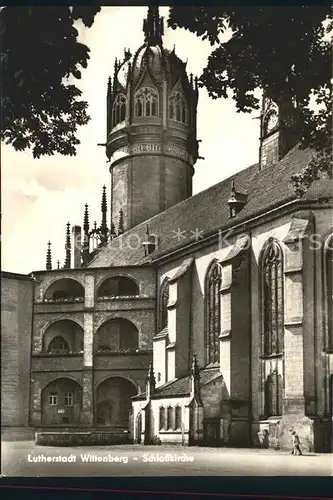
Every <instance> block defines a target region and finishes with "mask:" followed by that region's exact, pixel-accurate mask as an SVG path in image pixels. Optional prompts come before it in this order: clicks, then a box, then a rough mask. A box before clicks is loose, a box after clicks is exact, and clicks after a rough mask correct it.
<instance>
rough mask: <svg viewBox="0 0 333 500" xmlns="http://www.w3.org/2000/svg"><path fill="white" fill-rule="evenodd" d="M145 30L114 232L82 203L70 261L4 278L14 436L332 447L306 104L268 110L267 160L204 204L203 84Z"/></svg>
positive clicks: (328, 220)
mask: <svg viewBox="0 0 333 500" xmlns="http://www.w3.org/2000/svg"><path fill="white" fill-rule="evenodd" d="M143 31H144V42H143V44H142V46H141V47H140V48H139V49H138V50H137V52H136V53H135V54H134V55H132V54H130V52H129V51H125V56H124V59H123V60H121V61H116V62H115V68H114V75H113V77H112V79H111V78H110V79H109V82H108V87H107V99H106V100H107V138H106V144H105V148H106V154H107V157H108V158H109V161H110V189H109V188H108V189H106V188H104V189H103V196H102V222H101V225H100V226H99V227H98V225H97V224H95V225H94V226H93V227H91V224H90V221H89V211H88V206H86V209H85V213H84V221H83V226H82V227H81V226H73V228H72V229H71V227H70V224H68V227H67V233H66V260H65V263H64V265H63V266H60V265H59V264H58V267H57V268H56V269H53V268H52V259H51V246H50V244H49V247H48V251H47V260H46V270H42V271H36V272H33V273H31V274H30V275H29V276H23V275H17V274H12V273H6V272H3V273H2V426H3V428H5V429H8V428H10V427H15V428H25V429H64V428H66V429H69V428H72V429H76V430H77V429H94V430H96V429H97V430H98V429H100V430H101V431H106V430H108V431H110V432H114V433H128V435H129V436H130V438H131V439H132V440H134V442H138V443H140V442H141V443H154V442H159V441H161V442H162V444H164V443H179V444H185V445H186V444H190V445H191V444H205V445H208V446H242V447H246V446H259V444H260V436H261V435H262V433H263V431H265V430H266V431H267V436H268V445H269V446H272V447H277V446H280V447H288V446H290V441H291V439H290V431H291V430H292V429H295V430H296V431H297V432H298V433H299V435H300V439H301V443H302V445H303V446H304V447H305V448H307V449H309V450H316V451H329V450H332V386H333V326H332V248H333V229H332V189H331V184H330V182H329V181H328V180H327V179H324V178H323V179H321V180H319V181H315V182H314V183H313V184H312V185H311V187H310V188H309V190H308V191H307V192H306V194H305V195H304V196H303V197H301V198H300V197H297V196H296V194H295V192H294V190H293V187H292V185H291V183H290V177H291V175H292V174H293V173H296V172H298V171H300V170H301V169H302V168H304V167H305V166H306V165H307V163H308V161H309V159H310V157H311V155H312V152H311V151H309V150H304V149H300V148H299V146H298V145H297V130H296V129H295V128H294V125H293V123H294V121H293V120H292V117H293V113H296V111H297V110H296V107H295V104H294V102H293V100H292V99H289V98H288V97H286V98H285V100H282V101H281V102H280V103H279V105H277V104H275V103H273V102H270V101H269V100H268V99H266V98H265V99H264V100H263V106H262V112H261V120H260V151H259V155H258V163H257V164H255V165H251V166H249V167H248V168H246V169H245V170H242V171H240V172H238V173H237V174H235V175H234V176H233V177H232V178H229V179H225V180H223V181H222V182H220V183H219V184H216V185H214V186H212V187H210V188H209V189H207V190H205V191H203V192H200V193H199V194H197V195H195V196H192V178H193V175H194V165H195V162H196V160H197V159H198V157H199V156H198V155H199V152H198V142H199V141H198V140H197V134H196V120H197V103H198V84H197V80H196V79H195V78H193V77H192V75H187V72H186V64H185V63H184V62H182V61H181V60H180V59H179V58H178V57H177V55H176V53H175V51H174V50H173V51H168V50H166V49H165V48H164V47H163V41H162V38H163V20H162V19H161V18H160V17H159V14H158V9H157V8H154V7H150V8H149V9H148V15H147V18H146V19H145V21H144V27H143ZM258 128H259V127H258ZM258 133H259V130H258ZM240 147H241V138H240ZM208 168H209V166H208ZM110 193H111V197H110V200H111V201H109V200H107V198H109V194H110ZM108 214H109V215H108Z"/></svg>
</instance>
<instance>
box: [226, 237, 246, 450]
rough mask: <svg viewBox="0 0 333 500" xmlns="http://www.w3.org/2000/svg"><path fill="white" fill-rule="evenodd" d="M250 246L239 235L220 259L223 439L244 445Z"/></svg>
mask: <svg viewBox="0 0 333 500" xmlns="http://www.w3.org/2000/svg"><path fill="white" fill-rule="evenodd" d="M250 245H251V240H250V238H249V237H248V236H242V237H240V238H239V239H238V240H237V241H236V243H235V244H234V246H233V247H232V249H231V250H230V252H229V253H228V255H227V256H226V257H225V258H224V259H222V261H221V262H220V265H221V267H222V286H221V334H220V370H221V373H222V374H223V379H224V389H225V390H224V396H223V402H222V411H221V413H222V415H221V416H222V418H223V420H224V421H225V422H230V426H229V425H228V429H229V430H230V435H229V436H228V435H227V429H225V431H226V432H224V433H223V434H224V436H225V437H224V439H225V440H230V442H232V443H233V444H235V445H236V444H237V445H238V444H240V445H242V446H245V445H247V444H248V442H249V439H250V427H249V424H250V403H251V398H250V396H251V370H250V357H251V293H250V258H249V257H250V251H249V249H250Z"/></svg>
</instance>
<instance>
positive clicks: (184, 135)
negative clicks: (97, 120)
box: [106, 7, 198, 231]
mask: <svg viewBox="0 0 333 500" xmlns="http://www.w3.org/2000/svg"><path fill="white" fill-rule="evenodd" d="M163 30H164V27H163V18H160V17H159V12H158V7H149V8H148V15H147V18H146V19H145V20H144V23H143V32H144V37H145V38H144V44H143V45H142V46H141V47H140V48H139V49H138V50H137V52H136V53H135V55H134V56H133V55H132V54H130V52H129V51H126V50H125V55H124V59H123V61H117V60H116V61H115V68H114V75H113V81H112V80H111V78H110V79H109V82H108V91H107V140H106V154H107V157H108V158H109V160H110V163H111V165H110V174H111V222H112V223H114V224H115V226H117V225H118V219H119V216H120V214H121V217H122V219H123V226H124V230H125V231H126V230H128V229H130V228H131V227H133V226H136V225H137V224H140V223H141V222H143V221H145V220H147V219H149V218H150V217H152V216H154V215H155V214H158V213H160V212H162V211H164V210H165V209H167V208H169V207H171V206H173V205H175V204H176V203H179V202H180V201H182V200H185V199H186V198H188V197H189V196H191V195H192V177H193V173H194V168H193V165H194V164H195V162H196V160H197V158H198V142H197V137H196V115H197V102H198V86H197V81H196V79H195V81H193V77H192V75H191V76H190V78H188V76H187V74H186V69H185V68H186V63H184V62H182V61H181V60H180V59H179V58H178V57H177V56H176V54H175V51H174V50H173V51H168V50H166V49H165V48H164V47H163V42H162V36H163Z"/></svg>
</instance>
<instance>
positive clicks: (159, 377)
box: [157, 372, 161, 382]
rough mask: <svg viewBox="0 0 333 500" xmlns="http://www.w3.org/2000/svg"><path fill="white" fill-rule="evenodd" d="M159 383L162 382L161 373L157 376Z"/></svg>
mask: <svg viewBox="0 0 333 500" xmlns="http://www.w3.org/2000/svg"><path fill="white" fill-rule="evenodd" d="M157 382H161V373H160V372H158V374H157Z"/></svg>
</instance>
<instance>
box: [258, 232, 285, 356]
mask: <svg viewBox="0 0 333 500" xmlns="http://www.w3.org/2000/svg"><path fill="white" fill-rule="evenodd" d="M261 273H262V319H263V321H262V325H263V355H264V356H271V355H274V354H281V353H282V352H283V331H284V321H283V263H282V252H281V249H280V247H279V245H278V244H277V243H276V242H275V241H271V242H270V243H269V244H268V246H267V247H266V249H265V251H264V254H263V258H262V268H261Z"/></svg>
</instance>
